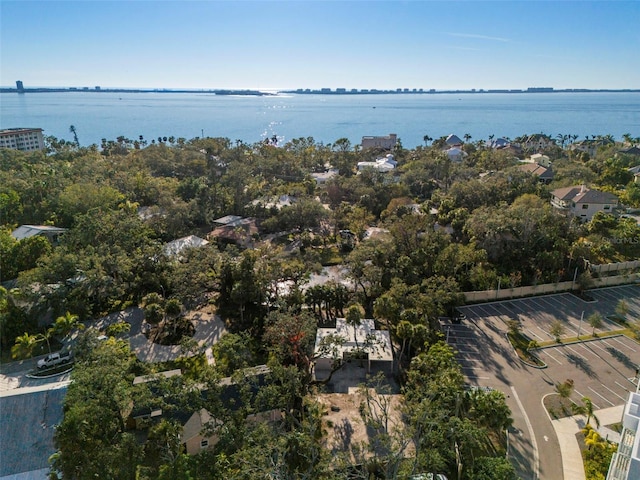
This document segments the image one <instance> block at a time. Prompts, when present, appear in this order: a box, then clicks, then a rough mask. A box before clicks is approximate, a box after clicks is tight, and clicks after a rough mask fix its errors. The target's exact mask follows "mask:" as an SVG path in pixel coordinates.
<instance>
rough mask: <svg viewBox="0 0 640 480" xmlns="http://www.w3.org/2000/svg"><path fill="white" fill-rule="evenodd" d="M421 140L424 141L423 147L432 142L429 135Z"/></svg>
mask: <svg viewBox="0 0 640 480" xmlns="http://www.w3.org/2000/svg"><path fill="white" fill-rule="evenodd" d="M422 139H423V140H424V144H425V146H428V145H429V142H430V141H431V140H433V138H431V137H430V136H429V135H425V136H424V137H422Z"/></svg>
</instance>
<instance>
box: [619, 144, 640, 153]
mask: <svg viewBox="0 0 640 480" xmlns="http://www.w3.org/2000/svg"><path fill="white" fill-rule="evenodd" d="M620 153H624V154H625V155H640V147H638V146H637V145H634V146H633V147H629V148H626V149H624V150H620Z"/></svg>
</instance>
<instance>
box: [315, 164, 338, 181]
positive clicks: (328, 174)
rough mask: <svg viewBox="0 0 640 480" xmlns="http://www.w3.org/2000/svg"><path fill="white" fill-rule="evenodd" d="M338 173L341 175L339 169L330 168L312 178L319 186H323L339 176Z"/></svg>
mask: <svg viewBox="0 0 640 480" xmlns="http://www.w3.org/2000/svg"><path fill="white" fill-rule="evenodd" d="M338 173H339V170H338V169H337V168H330V169H329V170H327V171H325V172H317V173H316V172H314V173H312V174H311V178H313V179H314V180H315V181H316V184H317V185H323V184H325V183H327V180H330V179H332V178H333V177H335V176H337V175H338Z"/></svg>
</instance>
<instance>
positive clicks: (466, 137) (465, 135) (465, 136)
mask: <svg viewBox="0 0 640 480" xmlns="http://www.w3.org/2000/svg"><path fill="white" fill-rule="evenodd" d="M469 140H471V135H469V134H468V133H465V134H464V141H465V142H467V143H469Z"/></svg>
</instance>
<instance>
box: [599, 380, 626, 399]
mask: <svg viewBox="0 0 640 480" xmlns="http://www.w3.org/2000/svg"><path fill="white" fill-rule="evenodd" d="M601 385H602V386H603V387H604V388H606V389H607V390H609V391H610V392H611V393H613V394H614V395H615V396H616V397H618V398H619V399H620V400H622V401H623V402H626V401H627V399H626V398H624V397H621V396H620V395H618V394H617V393H616V392H614V391H613V390H611V389H610V388H609V387H607V386H606V385H605V384H604V383H603V384H601Z"/></svg>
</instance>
